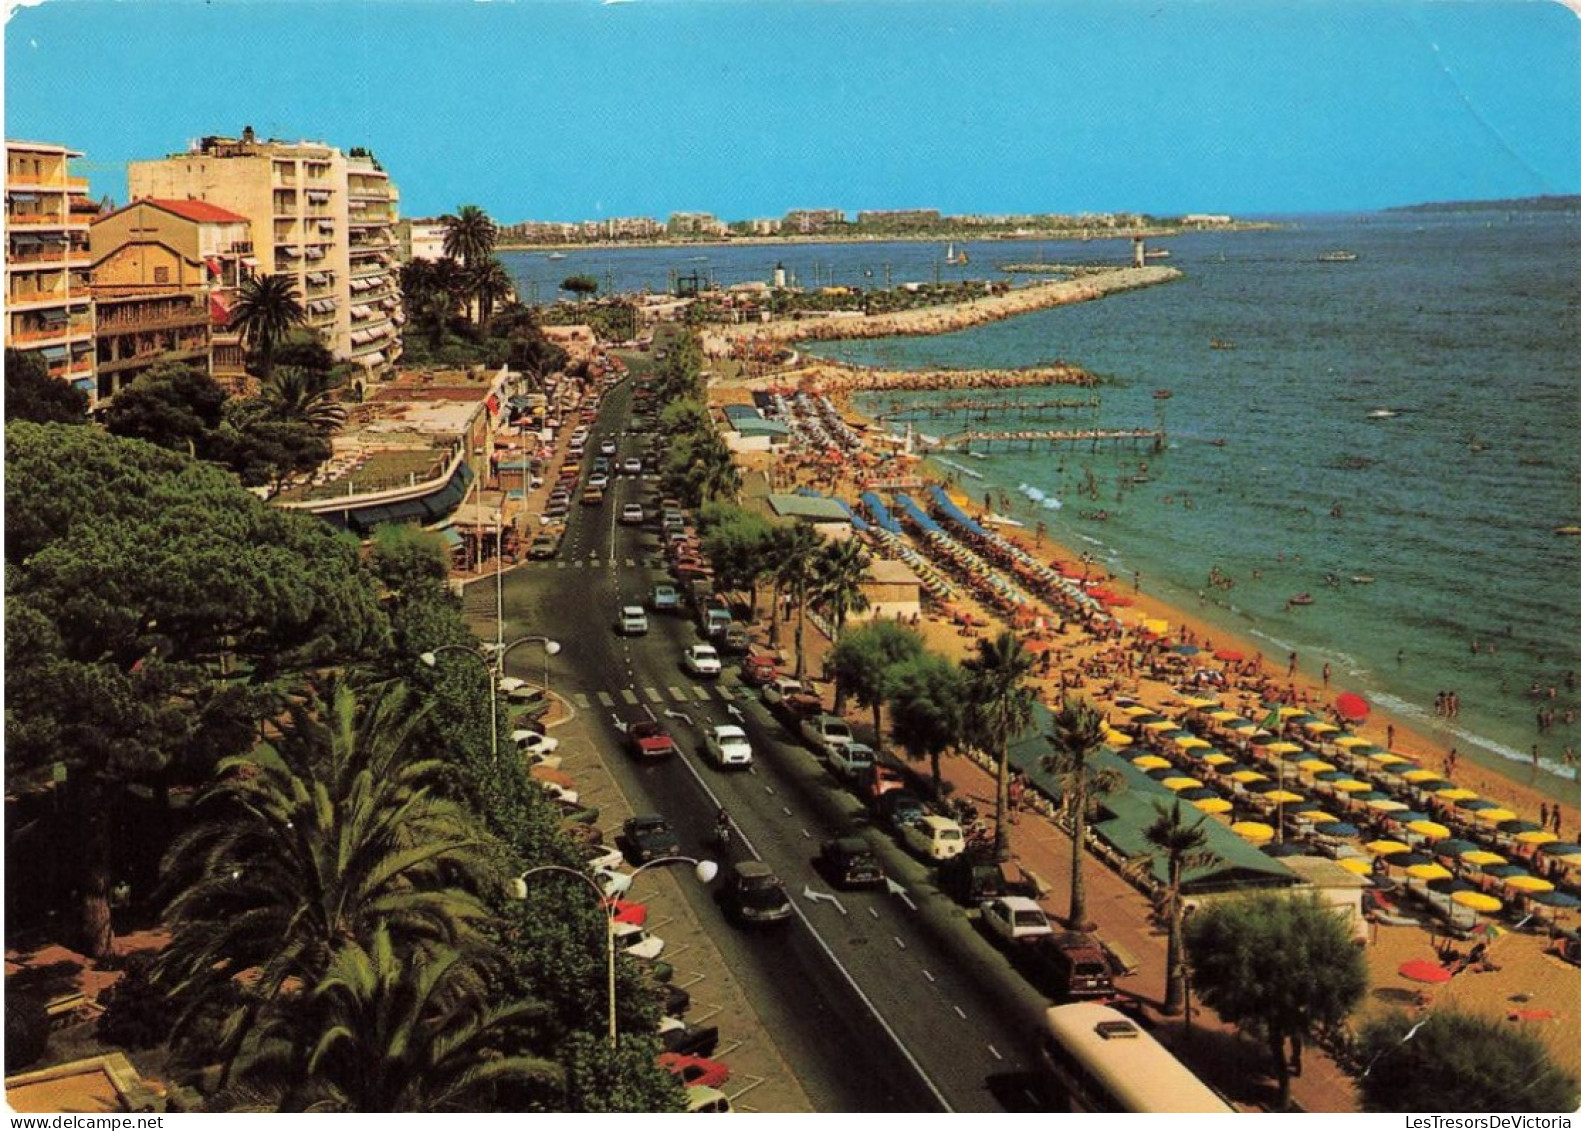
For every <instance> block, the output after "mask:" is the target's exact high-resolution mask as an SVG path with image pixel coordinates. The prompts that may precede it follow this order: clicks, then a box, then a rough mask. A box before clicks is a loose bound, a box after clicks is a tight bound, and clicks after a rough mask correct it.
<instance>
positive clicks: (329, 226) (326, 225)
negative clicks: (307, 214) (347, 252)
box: [318, 220, 335, 232]
mask: <svg viewBox="0 0 1581 1131" xmlns="http://www.w3.org/2000/svg"><path fill="white" fill-rule="evenodd" d="M318 230H319V231H321V232H333V231H334V230H335V221H333V220H320V221H319V222H318Z"/></svg>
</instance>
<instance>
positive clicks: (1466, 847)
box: [1433, 840, 1480, 856]
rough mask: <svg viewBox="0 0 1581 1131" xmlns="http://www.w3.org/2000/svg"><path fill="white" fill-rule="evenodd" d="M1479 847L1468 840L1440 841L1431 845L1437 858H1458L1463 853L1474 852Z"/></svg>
mask: <svg viewBox="0 0 1581 1131" xmlns="http://www.w3.org/2000/svg"><path fill="white" fill-rule="evenodd" d="M1479 847H1480V846H1479V845H1478V844H1476V843H1475V842H1474V841H1469V840H1441V841H1439V842H1438V843H1436V844H1434V845H1433V853H1434V854H1435V855H1437V856H1459V855H1460V854H1461V853H1463V852H1475V851H1476V850H1477V849H1478V848H1479Z"/></svg>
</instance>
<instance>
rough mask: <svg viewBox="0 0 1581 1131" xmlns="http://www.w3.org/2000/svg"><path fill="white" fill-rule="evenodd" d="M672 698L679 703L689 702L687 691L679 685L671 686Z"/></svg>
mask: <svg viewBox="0 0 1581 1131" xmlns="http://www.w3.org/2000/svg"><path fill="white" fill-rule="evenodd" d="M670 698H671V699H674V700H675V701H676V702H677V703H685V702H687V699H686V692H684V691H682V690H681V689H680V688H679V687H672V688H670Z"/></svg>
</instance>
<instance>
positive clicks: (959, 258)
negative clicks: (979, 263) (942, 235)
mask: <svg viewBox="0 0 1581 1131" xmlns="http://www.w3.org/2000/svg"><path fill="white" fill-rule="evenodd" d="M944 262H946V263H967V262H969V260H968V259H967V258H966V249H965V248H962V249H961V251H960V253H959V254H956V251H955V241H954V240H951V241H950V244H949V246H948V247H947V248H945V250H944Z"/></svg>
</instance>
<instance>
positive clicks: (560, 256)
mask: <svg viewBox="0 0 1581 1131" xmlns="http://www.w3.org/2000/svg"><path fill="white" fill-rule="evenodd" d="M549 258H550V259H564V258H565V252H563V251H551V252H550V253H549Z"/></svg>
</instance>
